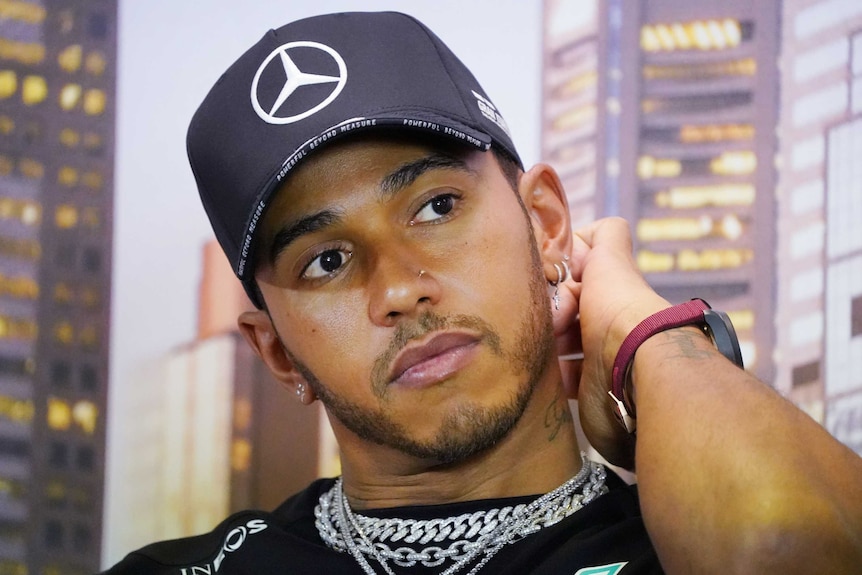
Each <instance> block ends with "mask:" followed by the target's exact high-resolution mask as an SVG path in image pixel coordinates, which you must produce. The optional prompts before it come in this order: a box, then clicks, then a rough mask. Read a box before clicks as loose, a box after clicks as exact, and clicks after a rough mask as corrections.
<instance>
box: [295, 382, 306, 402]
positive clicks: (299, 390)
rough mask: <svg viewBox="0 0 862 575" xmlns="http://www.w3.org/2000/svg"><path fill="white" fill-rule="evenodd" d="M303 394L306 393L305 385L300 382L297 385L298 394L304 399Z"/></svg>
mask: <svg viewBox="0 0 862 575" xmlns="http://www.w3.org/2000/svg"><path fill="white" fill-rule="evenodd" d="M303 395H305V385H303V384H301V383H300V384H299V385H297V386H296V396H297V397H299V398H300V399H302V396H303Z"/></svg>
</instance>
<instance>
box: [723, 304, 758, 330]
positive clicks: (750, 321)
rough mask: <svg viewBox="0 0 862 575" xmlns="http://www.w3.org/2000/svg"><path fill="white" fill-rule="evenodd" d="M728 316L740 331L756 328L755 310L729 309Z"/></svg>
mask: <svg viewBox="0 0 862 575" xmlns="http://www.w3.org/2000/svg"><path fill="white" fill-rule="evenodd" d="M727 317H729V318H730V321H731V323H732V324H733V327H735V328H736V329H737V330H738V331H750V330H752V329H754V310H751V309H738V310H728V312H727Z"/></svg>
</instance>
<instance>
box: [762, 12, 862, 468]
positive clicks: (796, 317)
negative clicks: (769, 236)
mask: <svg viewBox="0 0 862 575" xmlns="http://www.w3.org/2000/svg"><path fill="white" fill-rule="evenodd" d="M781 69H782V78H781V90H782V107H781V118H780V121H779V125H778V134H779V137H780V141H781V169H780V177H779V180H778V193H777V197H778V224H777V229H778V231H779V235H778V238H779V241H778V278H779V285H780V289H779V290H778V300H777V315H776V328H777V329H776V331H777V334H778V351H777V353H776V365H777V373H776V376H777V377H776V382H777V386H778V387H779V389H781V390H782V391H784V392H786V393H788V394H789V395H790V396H791V397H792V398H793V400H794V401H795V402H796V403H797V404H799V405H801V406H802V407H803V408H805V409H806V410H807V411H808V413H810V414H811V415H812V416H813V417H814V418H815V419H817V420H818V421H821V422H823V423H824V425H825V426H826V428H827V429H828V430H829V431H830V432H831V433H832V434H833V435H835V436H836V437H837V438H838V439H839V440H841V441H843V442H844V443H846V444H847V445H849V446H851V447H852V448H853V449H854V450H855V451H856V452H857V453H860V454H862V119H860V112H862V2H858V1H857V0H785V2H784V14H783V35H782V51H781Z"/></svg>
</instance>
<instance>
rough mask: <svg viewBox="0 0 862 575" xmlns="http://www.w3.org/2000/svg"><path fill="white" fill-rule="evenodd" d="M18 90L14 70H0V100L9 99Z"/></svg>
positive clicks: (16, 75) (16, 76)
mask: <svg viewBox="0 0 862 575" xmlns="http://www.w3.org/2000/svg"><path fill="white" fill-rule="evenodd" d="M17 90H18V74H16V73H15V71H14V70H0V100H5V99H6V98H9V97H11V96H12V95H13V94H15V92H16V91H17Z"/></svg>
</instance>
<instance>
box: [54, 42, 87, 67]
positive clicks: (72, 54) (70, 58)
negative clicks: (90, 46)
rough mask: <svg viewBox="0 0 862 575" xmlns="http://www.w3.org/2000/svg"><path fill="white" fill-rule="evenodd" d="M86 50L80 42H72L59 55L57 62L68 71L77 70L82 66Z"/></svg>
mask: <svg viewBox="0 0 862 575" xmlns="http://www.w3.org/2000/svg"><path fill="white" fill-rule="evenodd" d="M83 56H84V51H83V50H82V49H81V45H80V44H72V45H71V46H69V47H67V48H66V49H65V50H63V51H62V52H60V54H59V55H58V56H57V63H58V64H59V65H60V68H62V69H63V70H65V71H66V72H77V71H78V69H79V68H80V67H81V61H82V60H83Z"/></svg>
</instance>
